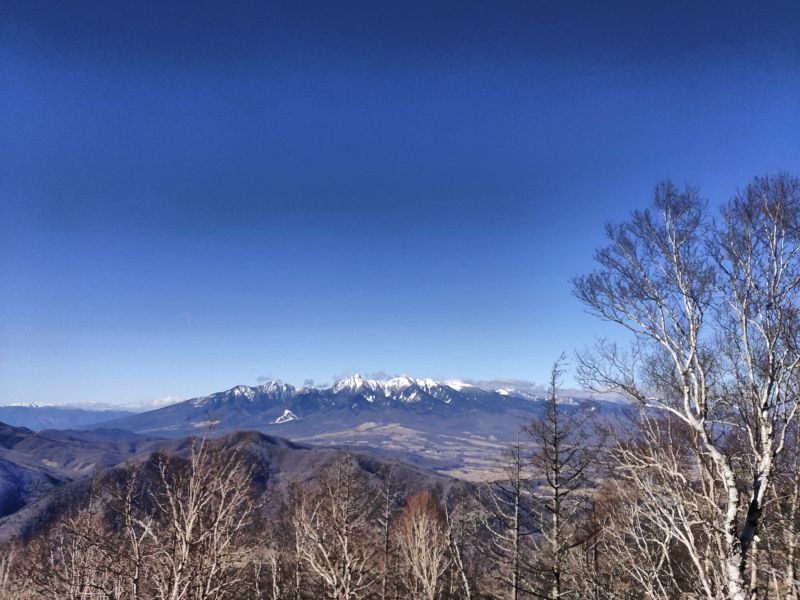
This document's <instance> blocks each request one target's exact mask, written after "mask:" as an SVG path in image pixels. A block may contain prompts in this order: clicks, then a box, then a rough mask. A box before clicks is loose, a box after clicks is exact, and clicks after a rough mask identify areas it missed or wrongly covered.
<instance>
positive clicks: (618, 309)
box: [574, 175, 800, 600]
mask: <svg viewBox="0 0 800 600" xmlns="http://www.w3.org/2000/svg"><path fill="white" fill-rule="evenodd" d="M799 207H800V184H798V181H797V180H796V179H794V178H792V177H789V176H784V175H780V176H777V177H768V178H761V179H756V180H755V181H754V182H753V183H752V184H751V185H749V186H748V187H747V188H746V189H745V190H744V191H743V192H742V193H741V194H739V195H738V196H736V197H735V198H734V199H733V200H732V201H731V202H730V203H729V204H728V205H727V206H726V207H725V208H724V209H723V211H722V218H721V220H720V221H718V222H716V223H715V222H713V221H712V220H711V219H710V218H709V217H708V215H707V214H706V212H705V205H704V203H703V202H701V201H700V199H699V198H698V195H697V193H696V191H695V190H692V189H687V190H686V191H685V192H679V191H678V190H677V189H676V188H675V187H674V186H673V185H671V184H663V185H661V186H659V187H658V188H657V190H656V197H655V204H654V208H653V210H652V211H650V210H647V211H641V212H635V213H634V214H633V216H632V218H631V220H630V221H629V222H627V223H624V224H622V225H619V226H609V227H608V229H607V233H608V237H609V240H610V244H609V246H607V247H606V248H604V249H602V250H600V251H598V252H597V254H596V260H597V262H598V263H599V265H600V269H599V270H597V271H595V272H594V273H592V274H590V275H587V276H584V277H579V278H577V279H576V280H575V282H574V285H575V294H576V296H577V297H578V298H579V299H580V300H581V301H583V302H584V304H585V305H586V306H587V307H588V309H589V311H590V312H592V313H594V314H596V315H598V316H600V317H602V318H604V319H606V320H608V321H611V322H614V323H617V324H619V325H621V326H623V327H625V328H626V329H627V330H628V331H629V332H631V333H632V334H633V336H634V338H635V346H634V352H633V353H632V354H631V355H629V356H627V357H626V356H625V355H624V354H623V353H622V352H621V351H619V349H618V348H617V346H615V345H614V344H607V343H606V344H600V345H599V346H598V347H597V348H596V349H595V351H594V352H591V351H590V352H585V353H583V354H581V355H580V357H579V360H580V369H579V375H580V378H581V380H582V382H583V383H584V384H586V385H588V386H590V387H592V388H594V389H601V390H615V391H621V392H624V393H626V394H628V395H629V396H631V397H632V398H634V399H636V400H638V401H640V402H642V403H643V404H645V405H647V406H650V407H653V408H655V409H659V410H661V411H663V412H664V413H666V414H668V415H670V416H671V417H673V418H675V419H677V420H678V421H680V422H681V423H683V424H684V425H685V426H686V427H687V428H688V430H689V431H691V433H692V438H691V441H692V444H691V446H690V451H691V452H693V453H694V454H695V459H694V460H693V461H687V462H691V463H693V464H689V465H687V464H681V465H679V468H680V473H681V475H683V476H684V477H686V478H687V481H689V482H691V483H692V484H698V483H699V485H707V486H709V485H711V484H713V487H714V495H713V497H714V498H715V500H716V501H717V504H716V510H715V511H714V512H713V514H712V515H711V520H709V521H708V522H707V523H706V524H705V525H704V526H703V525H699V527H703V528H704V529H705V530H706V533H707V535H709V536H711V537H713V536H714V535H715V534H718V537H719V540H718V543H715V544H710V545H709V550H708V552H709V554H707V555H705V556H702V557H700V558H701V559H702V561H708V562H710V563H711V564H712V565H713V569H714V570H715V571H716V572H715V574H714V577H713V579H714V580H719V581H721V582H722V583H721V584H720V585H721V588H720V589H712V593H714V594H716V595H717V597H720V596H721V595H723V594H724V595H725V597H727V598H729V599H730V600H745V599H746V598H748V597H750V596H751V595H755V594H757V593H758V590H757V586H758V580H759V574H758V569H757V563H756V562H755V561H750V552H751V551H752V550H753V548H754V543H755V540H756V539H757V533H758V532H759V528H760V527H761V524H762V518H763V512H764V510H765V508H766V504H765V499H766V498H767V497H768V493H769V490H770V487H771V486H772V485H773V481H772V474H773V469H774V466H775V461H776V458H777V457H778V456H779V455H780V454H781V452H783V450H784V449H785V445H786V435H787V432H788V431H789V428H790V426H791V423H792V422H793V421H794V420H795V418H796V415H797V410H798V404H797V400H796V396H795V395H794V394H793V393H792V386H793V385H794V382H795V381H796V379H797V376H798V369H800V351H799V350H800V346H799V345H798V335H800V327H799V326H798V293H799V292H800V261H799V260H798V252H800V238H799V237H798V234H799V232H800V227H799V225H800V218H799V216H800V210H799ZM735 438H739V441H740V443H734V441H733V440H734V439H735ZM733 447H735V448H736V453H734V452H733V451H732V450H731V449H732V448H733ZM700 464H702V466H703V469H704V470H703V471H702V477H701V479H702V481H699V482H698V480H697V478H696V477H695V472H693V469H696V468H697V465H700ZM743 475H744V476H743ZM747 475H749V477H748V476H747ZM745 479H748V480H749V482H748V484H747V488H748V492H747V494H746V495H745V496H744V497H743V496H742V494H741V493H740V488H739V486H740V483H741V482H742V481H743V480H745ZM674 501H675V502H676V503H678V504H682V503H683V502H684V499H683V498H681V497H676V498H674ZM672 533H673V534H676V535H677V532H674V531H673V532H672ZM709 585H712V584H711V582H710V581H709ZM700 587H703V585H700Z"/></svg>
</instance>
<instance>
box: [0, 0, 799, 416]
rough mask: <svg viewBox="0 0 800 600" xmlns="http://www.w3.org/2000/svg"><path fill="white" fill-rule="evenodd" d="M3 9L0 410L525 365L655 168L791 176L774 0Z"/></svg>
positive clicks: (561, 331) (473, 373)
mask: <svg viewBox="0 0 800 600" xmlns="http://www.w3.org/2000/svg"><path fill="white" fill-rule="evenodd" d="M600 4H603V5H605V4H607V3H596V2H573V3H543V2H517V3H504V2H485V3H474V2H434V3H431V2H402V3H383V2H370V3H348V2H342V3H332V2H318V3H309V2H291V3H288V2H287V3H276V2H265V3H256V2H226V3H212V2H192V3H188V2H184V3H173V2H168V1H159V2H125V3H116V2H82V3H63V2H58V3H56V2H53V3H43V2H36V1H25V2H19V3H17V2H13V1H12V2H9V3H4V6H3V9H2V13H0V31H1V33H0V35H1V36H2V37H1V38H0V76H1V77H2V89H3V94H2V95H1V96H0V403H10V402H73V403H74V402H138V401H151V400H156V399H159V398H163V397H167V396H180V397H190V396H194V395H199V394H205V393H209V392H212V391H216V390H220V389H225V388H229V387H231V386H233V385H235V384H239V383H245V384H255V383H256V382H257V380H258V378H259V377H262V376H272V377H276V378H281V379H283V380H286V381H289V382H293V383H302V382H303V381H304V380H305V379H307V378H311V379H314V380H315V381H317V382H330V381H331V380H332V379H333V377H334V376H335V375H337V374H341V373H352V372H356V371H359V372H366V373H370V372H375V371H384V372H388V373H409V374H412V375H418V376H434V377H453V378H456V377H460V378H475V379H491V378H497V377H509V378H522V379H529V380H534V381H543V380H544V378H545V376H546V372H547V370H548V368H549V365H550V364H551V363H552V361H553V359H554V358H555V357H557V356H558V354H559V353H560V352H561V350H567V351H571V350H572V349H574V348H578V347H582V346H584V345H586V344H587V343H590V342H591V341H592V339H593V338H594V336H597V335H613V334H614V332H615V330H614V329H611V328H609V327H608V326H604V325H603V324H601V323H599V322H597V321H596V320H595V319H593V318H591V317H589V316H587V315H585V314H584V313H583V311H582V308H581V306H580V305H579V304H578V303H577V301H576V300H574V299H573V298H572V296H571V293H570V286H569V279H570V278H571V277H572V276H574V275H576V274H579V273H583V272H585V271H587V270H589V269H591V267H592V261H591V256H592V252H593V251H594V249H596V248H597V247H599V246H601V245H602V243H603V225H604V223H605V222H607V221H609V220H610V221H619V220H621V219H623V218H625V216H626V215H627V214H628V213H629V212H630V211H631V210H633V209H635V208H639V207H643V206H644V205H646V204H647V202H648V201H649V198H650V196H651V190H652V189H653V187H654V185H655V184H656V183H657V182H658V181H660V180H662V179H665V178H671V179H673V180H674V181H676V182H678V183H680V184H683V183H690V184H693V185H697V186H699V187H700V188H701V190H702V192H703V193H704V194H705V195H706V196H707V197H709V198H710V199H711V200H712V201H713V202H718V201H721V200H724V199H726V198H727V197H728V196H730V195H731V194H732V193H734V192H735V191H736V189H737V188H739V187H741V186H743V185H744V184H746V183H747V181H748V180H749V179H750V178H752V177H753V176H754V175H759V174H765V173H770V172H774V171H778V170H788V171H792V172H794V173H798V172H800V107H799V106H798V103H800V41H799V40H800V5H798V4H797V3H796V2H783V3H778V2H776V3H773V2H759V3H755V2H752V3H737V2H732V3H724V4H723V3H704V2H659V3H655V2H620V3H614V5H613V6H611V7H609V6H603V7H600V6H599V5H600Z"/></svg>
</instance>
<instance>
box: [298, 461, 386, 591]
mask: <svg viewBox="0 0 800 600" xmlns="http://www.w3.org/2000/svg"><path fill="white" fill-rule="evenodd" d="M354 460H355V459H354V457H353V456H352V455H350V454H347V455H345V456H343V457H342V458H341V459H340V460H338V461H337V462H336V464H335V465H334V466H333V468H332V469H330V470H329V471H328V472H327V473H324V474H323V475H322V476H321V477H320V480H319V489H317V490H311V489H307V488H306V489H296V490H295V493H294V498H293V502H294V513H293V517H292V519H293V524H294V528H295V535H296V543H297V546H296V547H297V554H298V559H299V560H300V561H301V562H302V564H303V565H304V566H305V567H306V569H307V571H308V573H309V574H310V575H311V576H312V577H313V578H315V579H316V580H318V581H319V582H320V583H321V587H322V588H323V589H324V594H325V596H326V597H328V598H331V600H358V599H359V598H364V597H366V596H367V593H368V591H369V590H370V589H371V588H372V587H374V585H375V583H376V582H377V580H378V578H379V576H380V571H379V570H377V569H376V568H375V567H376V562H377V561H376V560H375V557H376V556H380V547H381V542H380V536H379V535H377V533H378V531H377V528H376V527H375V523H374V521H373V519H374V511H375V509H376V507H375V503H374V496H373V495H372V494H371V490H369V489H368V488H367V486H366V482H365V481H363V479H362V478H361V477H360V476H359V474H358V472H357V468H356V466H355V464H354Z"/></svg>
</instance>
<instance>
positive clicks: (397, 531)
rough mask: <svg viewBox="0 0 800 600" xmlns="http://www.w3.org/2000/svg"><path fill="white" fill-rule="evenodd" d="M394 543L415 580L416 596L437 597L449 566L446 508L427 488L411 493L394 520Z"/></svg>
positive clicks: (426, 599) (430, 598) (426, 598)
mask: <svg viewBox="0 0 800 600" xmlns="http://www.w3.org/2000/svg"><path fill="white" fill-rule="evenodd" d="M393 529H394V538H395V543H396V544H397V547H398V549H399V551H400V556H401V557H402V560H403V563H404V564H405V566H406V568H407V570H408V572H409V573H410V575H411V580H412V581H413V583H414V590H413V591H414V594H413V595H414V597H415V598H424V599H425V600H435V598H436V596H437V592H438V589H439V586H440V583H441V577H442V575H444V573H445V571H446V570H447V568H448V567H449V566H450V557H449V555H448V546H449V544H448V539H447V525H446V521H445V516H444V511H443V510H442V508H441V507H440V506H439V504H438V502H437V501H436V500H435V499H434V498H433V496H432V495H431V493H430V492H429V491H427V490H424V491H421V492H417V493H416V494H413V495H411V496H409V498H408V499H407V500H406V505H405V507H404V508H403V511H402V512H401V513H400V514H399V515H398V517H397V520H396V522H395V523H394V527H393Z"/></svg>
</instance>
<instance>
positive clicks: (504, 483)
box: [481, 435, 535, 600]
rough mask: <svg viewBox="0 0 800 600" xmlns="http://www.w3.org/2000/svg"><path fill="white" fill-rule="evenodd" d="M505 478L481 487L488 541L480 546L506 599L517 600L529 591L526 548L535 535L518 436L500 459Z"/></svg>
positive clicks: (525, 463) (526, 465) (525, 452)
mask: <svg viewBox="0 0 800 600" xmlns="http://www.w3.org/2000/svg"><path fill="white" fill-rule="evenodd" d="M501 460H502V468H503V472H504V476H503V477H502V478H501V479H497V480H495V481H493V482H490V483H487V484H486V485H485V486H484V488H483V490H482V491H483V494H482V495H483V500H482V505H483V515H482V521H483V529H484V531H485V532H486V533H487V537H488V542H487V543H486V544H481V547H483V548H484V552H485V554H486V556H487V558H488V559H489V560H491V561H492V563H493V564H494V565H495V566H496V567H497V571H498V573H497V575H498V578H499V579H500V581H501V583H502V584H503V585H504V587H505V588H506V589H507V594H508V595H507V597H508V598H509V599H510V600H517V599H518V598H519V597H520V593H521V592H532V591H533V587H532V585H533V584H532V582H531V581H530V579H529V578H527V577H526V573H527V572H528V571H529V570H530V564H529V563H528V561H527V560H526V555H527V551H526V547H529V546H530V539H531V536H532V535H533V534H534V533H535V530H534V519H533V512H532V508H531V496H530V490H529V485H530V473H529V470H530V464H529V462H528V460H529V451H528V449H527V447H526V445H525V444H524V443H523V441H522V438H521V435H517V440H516V442H515V443H513V444H509V445H508V447H507V448H506V450H505V452H504V455H503V457H502V459H501Z"/></svg>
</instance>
